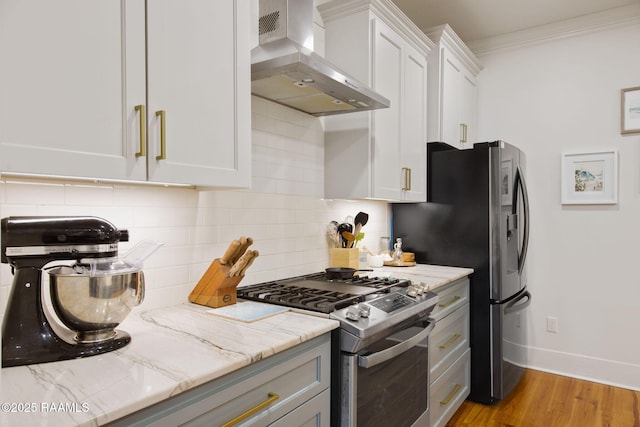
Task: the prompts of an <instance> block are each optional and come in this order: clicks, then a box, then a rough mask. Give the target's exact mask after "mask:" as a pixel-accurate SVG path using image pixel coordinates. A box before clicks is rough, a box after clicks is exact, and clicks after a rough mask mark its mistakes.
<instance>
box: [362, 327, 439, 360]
mask: <svg viewBox="0 0 640 427" xmlns="http://www.w3.org/2000/svg"><path fill="white" fill-rule="evenodd" d="M434 326H435V322H428V323H427V326H425V327H424V329H422V330H421V331H420V332H418V333H417V334H415V335H414V336H412V337H411V338H409V339H407V340H404V341H402V342H401V343H399V344H396V345H394V346H393V347H389V348H387V349H386V350H382V351H379V352H377V353H372V354H368V355H366V356H358V366H360V367H361V368H372V367H374V366H376V365H379V364H381V363H383V362H386V361H387V360H390V359H393V358H394V357H398V356H399V355H401V354H402V353H404V352H405V351H408V350H411V349H412V348H413V347H415V346H416V345H418V344H419V343H420V342H421V341H424V339H425V338H427V337H428V336H429V334H430V333H431V331H432V330H433V327H434Z"/></svg>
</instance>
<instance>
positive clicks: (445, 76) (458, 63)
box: [427, 25, 482, 148]
mask: <svg viewBox="0 0 640 427" xmlns="http://www.w3.org/2000/svg"><path fill="white" fill-rule="evenodd" d="M427 35H428V36H429V38H431V40H432V41H434V42H435V43H436V48H435V49H433V51H432V52H431V55H430V56H429V122H428V123H429V126H428V130H429V136H428V138H429V141H441V142H446V143H448V144H450V145H453V146H455V147H458V148H471V147H472V146H473V143H474V142H477V141H476V139H475V138H476V127H477V124H476V123H477V122H476V116H477V105H476V95H477V83H476V78H477V76H478V73H479V72H480V70H481V68H482V67H481V65H480V62H479V61H478V59H477V58H476V57H475V56H474V55H473V53H472V52H471V51H470V50H469V49H468V48H467V47H466V46H465V45H464V43H463V42H462V40H460V38H459V37H458V36H457V35H456V34H455V32H454V31H453V30H452V29H451V27H449V26H448V25H442V26H439V27H436V28H433V29H430V30H428V31H427Z"/></svg>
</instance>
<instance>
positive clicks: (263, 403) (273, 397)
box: [220, 392, 280, 427]
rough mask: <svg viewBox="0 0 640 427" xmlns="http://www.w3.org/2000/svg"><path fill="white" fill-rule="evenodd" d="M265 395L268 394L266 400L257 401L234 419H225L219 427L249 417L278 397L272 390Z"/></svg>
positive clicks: (229, 426)
mask: <svg viewBox="0 0 640 427" xmlns="http://www.w3.org/2000/svg"><path fill="white" fill-rule="evenodd" d="M267 396H269V398H268V399H267V400H265V401H264V402H262V403H259V404H258V405H256V406H254V407H253V408H251V409H249V410H248V411H246V412H244V413H242V414H240V415H238V416H237V417H235V418H234V419H232V420H230V421H227V422H226V423H224V424H222V425H221V426H220V427H231V426H233V425H236V424H238V423H239V422H240V421H242V420H245V419H247V418H249V417H250V416H251V415H253V414H255V413H256V412H258V411H260V410H262V409H264V408H266V407H267V406H269V405H271V404H272V403H273V402H275V401H276V400H278V399H280V396H278V395H277V394H276V393H272V392H269V393H268V394H267Z"/></svg>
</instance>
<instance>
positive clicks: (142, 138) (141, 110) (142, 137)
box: [135, 105, 147, 157]
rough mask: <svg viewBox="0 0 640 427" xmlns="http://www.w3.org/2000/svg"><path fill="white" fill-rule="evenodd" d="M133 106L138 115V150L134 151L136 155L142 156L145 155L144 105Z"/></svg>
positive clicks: (145, 124)
mask: <svg viewBox="0 0 640 427" xmlns="http://www.w3.org/2000/svg"><path fill="white" fill-rule="evenodd" d="M135 108H136V111H137V112H138V114H139V115H140V151H138V152H137V153H136V157H143V156H146V155H147V137H146V129H147V114H146V113H145V109H144V105H136V107H135Z"/></svg>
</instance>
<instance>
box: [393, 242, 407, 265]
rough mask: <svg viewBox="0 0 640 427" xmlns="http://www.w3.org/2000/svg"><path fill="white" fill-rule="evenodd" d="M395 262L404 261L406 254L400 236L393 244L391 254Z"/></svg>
mask: <svg viewBox="0 0 640 427" xmlns="http://www.w3.org/2000/svg"><path fill="white" fill-rule="evenodd" d="M391 257H392V258H393V261H394V262H402V261H403V258H404V255H403V253H402V239H401V238H400V237H398V238H397V239H396V242H395V243H394V244H393V255H392V256H391Z"/></svg>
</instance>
